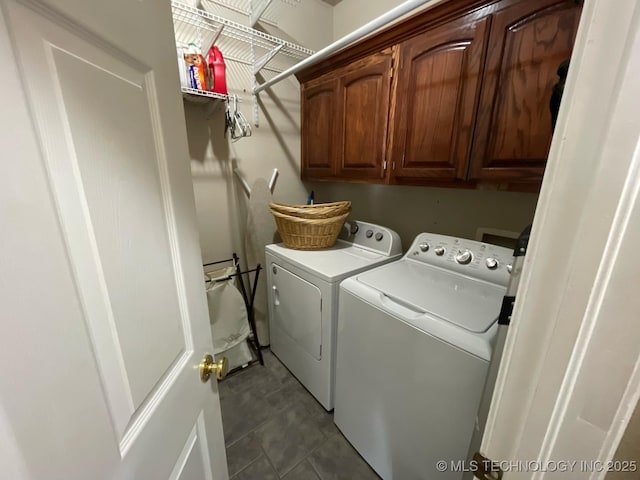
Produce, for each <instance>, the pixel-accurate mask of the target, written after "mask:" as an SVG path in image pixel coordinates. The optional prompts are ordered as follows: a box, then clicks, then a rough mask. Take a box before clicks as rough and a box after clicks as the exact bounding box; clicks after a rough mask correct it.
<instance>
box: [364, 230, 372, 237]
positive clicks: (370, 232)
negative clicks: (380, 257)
mask: <svg viewBox="0 0 640 480" xmlns="http://www.w3.org/2000/svg"><path fill="white" fill-rule="evenodd" d="M365 235H366V236H367V238H371V237H373V230H367V232H366V233H365Z"/></svg>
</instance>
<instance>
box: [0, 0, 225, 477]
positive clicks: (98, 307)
mask: <svg viewBox="0 0 640 480" xmlns="http://www.w3.org/2000/svg"><path fill="white" fill-rule="evenodd" d="M0 6H1V7H2V10H1V13H0V63H2V65H3V70H2V71H3V75H2V77H3V78H2V79H1V80H0V82H2V83H1V87H2V88H1V89H0V90H1V93H0V99H1V100H2V102H1V103H2V105H3V107H2V112H1V113H0V130H1V133H0V150H1V151H2V155H1V157H2V160H1V161H0V164H1V166H0V192H1V193H0V205H1V206H0V209H1V210H0V212H1V215H0V221H1V224H0V231H2V232H3V233H2V235H0V236H1V237H2V239H1V240H0V242H2V244H1V248H0V251H1V253H0V266H1V268H0V270H1V272H2V273H0V317H1V318H2V334H1V335H0V337H1V340H0V341H1V342H2V346H1V348H0V363H1V364H2V365H3V369H4V373H5V374H6V375H5V374H3V376H2V379H0V394H1V396H0V400H1V402H2V403H0V407H1V409H0V413H2V415H0V418H3V419H5V421H6V423H7V425H6V427H7V428H2V430H3V431H4V434H3V435H5V436H6V437H7V438H8V440H7V439H6V438H3V437H0V440H3V441H8V442H10V443H12V444H13V445H14V447H15V450H17V452H19V455H18V458H15V457H16V455H12V457H13V458H12V459H11V462H12V463H13V464H14V466H15V469H16V471H17V472H21V473H20V475H19V476H17V478H22V477H23V478H32V479H49V478H51V479H65V480H71V479H83V480H84V479H87V478H92V479H98V478H105V479H106V478H109V479H136V480H147V479H148V480H159V479H169V478H170V479H184V480H202V479H209V480H213V479H226V478H227V477H228V475H227V467H226V459H225V454H224V443H223V436H222V424H221V418H220V408H219V397H218V391H217V385H216V384H215V383H214V384H212V383H211V382H210V383H208V384H203V383H201V382H200V379H199V375H198V364H199V362H200V360H201V359H202V357H203V355H204V354H205V353H210V352H212V342H211V334H210V327H209V317H208V314H207V306H206V301H205V295H204V284H203V282H202V273H201V265H200V264H201V256H200V247H199V243H198V234H197V229H196V221H195V207H194V199H193V190H192V185H191V175H190V169H189V158H188V154H187V142H186V131H185V124H184V114H183V111H182V105H181V99H180V95H179V81H178V76H177V68H176V57H175V44H174V40H173V29H172V22H171V13H170V6H169V2H157V1H135V2H133V1H125V0H109V1H100V0H91V1H86V0H60V1H57V2H50V3H47V2H35V1H33V2H32V1H16V0H0ZM214 382H215V381H214ZM0 443H1V442H0ZM2 455H3V454H2V453H0V457H1V456H2ZM7 461H8V460H7ZM0 464H2V465H5V459H4V458H0ZM13 478H15V476H14V477H13Z"/></svg>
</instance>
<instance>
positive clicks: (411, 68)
mask: <svg viewBox="0 0 640 480" xmlns="http://www.w3.org/2000/svg"><path fill="white" fill-rule="evenodd" d="M487 23H488V22H487V20H486V19H484V20H481V21H479V22H475V23H467V24H465V22H464V20H458V21H457V22H456V23H451V24H447V25H444V26H442V27H439V28H437V29H435V30H430V31H428V32H426V33H424V34H422V35H420V36H418V37H415V38H413V39H411V40H408V41H406V42H404V43H402V44H401V46H400V49H401V50H400V71H399V74H398V92H397V97H396V102H395V103H396V108H395V112H394V117H395V120H394V125H395V128H394V134H393V135H394V140H393V141H394V147H393V153H394V155H393V158H394V162H395V166H394V171H393V176H394V181H395V182H397V183H403V182H406V181H408V182H409V183H431V182H432V181H434V180H435V181H438V182H442V181H456V180H460V179H464V178H465V176H466V173H467V166H468V162H467V159H468V157H469V147H470V145H471V136H472V133H473V124H474V120H475V111H476V105H477V98H478V93H479V85H480V75H481V69H482V57H483V55H484V46H485V43H486V39H487V34H488V28H487Z"/></svg>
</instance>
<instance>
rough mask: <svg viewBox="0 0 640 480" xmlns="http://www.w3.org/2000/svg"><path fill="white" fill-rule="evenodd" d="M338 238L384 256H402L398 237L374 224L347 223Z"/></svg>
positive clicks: (354, 221) (394, 233)
mask: <svg viewBox="0 0 640 480" xmlns="http://www.w3.org/2000/svg"><path fill="white" fill-rule="evenodd" d="M338 238H339V239H340V240H342V241H343V242H347V243H350V244H352V245H354V246H358V247H362V248H364V249H366V250H371V251H373V252H376V253H381V254H383V255H386V256H394V255H400V254H402V242H401V240H400V236H399V235H398V234H397V233H396V232H394V231H393V230H391V229H389V228H386V227H381V226H380V225H376V224H374V223H367V222H360V221H357V220H353V221H347V222H345V224H344V226H343V227H342V231H341V232H340V236H339V237H338Z"/></svg>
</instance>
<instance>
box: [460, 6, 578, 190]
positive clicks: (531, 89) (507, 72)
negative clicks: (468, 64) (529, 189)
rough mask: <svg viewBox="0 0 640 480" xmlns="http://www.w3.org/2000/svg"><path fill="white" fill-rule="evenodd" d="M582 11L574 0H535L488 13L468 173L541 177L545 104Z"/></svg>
mask: <svg viewBox="0 0 640 480" xmlns="http://www.w3.org/2000/svg"><path fill="white" fill-rule="evenodd" d="M580 13H581V7H580V6H578V5H577V4H576V2H575V1H573V0H536V1H535V2H530V1H525V2H520V3H517V4H515V5H514V6H512V7H509V8H506V9H504V10H502V11H499V12H498V13H496V14H495V15H494V16H493V20H492V24H491V34H490V38H489V45H488V50H487V52H488V53H487V61H486V65H485V73H484V78H483V87H482V95H481V102H480V107H479V111H478V118H477V122H476V132H475V138H474V144H473V149H472V156H471V167H470V172H469V173H470V174H469V178H471V179H478V180H491V181H505V182H512V181H516V182H517V181H518V180H523V181H532V180H533V181H538V182H539V181H540V180H541V179H542V175H543V172H544V167H545V163H546V160H547V154H548V152H549V146H550V143H551V135H552V128H551V114H550V110H549V101H550V98H551V93H552V89H553V86H554V84H556V83H557V82H558V76H557V70H558V67H559V65H560V64H561V63H562V62H563V61H564V60H567V59H569V58H570V56H571V51H572V48H573V43H574V40H575V35H576V32H577V29H578V23H579V20H580Z"/></svg>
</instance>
